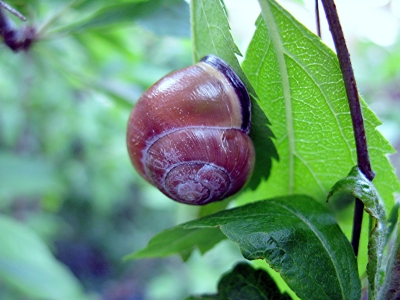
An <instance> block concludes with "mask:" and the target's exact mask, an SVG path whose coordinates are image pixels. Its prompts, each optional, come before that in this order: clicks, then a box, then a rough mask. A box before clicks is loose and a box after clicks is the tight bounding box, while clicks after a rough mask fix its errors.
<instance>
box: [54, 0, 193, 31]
mask: <svg viewBox="0 0 400 300" xmlns="http://www.w3.org/2000/svg"><path fill="white" fill-rule="evenodd" d="M189 21H190V18H189V6H188V4H187V2H185V1H183V0H151V1H143V0H133V1H132V0H131V1H124V2H121V3H112V4H109V5H107V6H105V7H101V8H99V9H98V10H97V11H95V12H94V13H93V14H91V15H90V16H89V17H87V18H85V19H84V20H81V21H78V22H76V23H74V24H70V25H68V26H66V27H63V28H60V29H58V30H57V31H68V32H76V31H83V30H88V29H94V28H109V27H110V26H114V25H121V24H122V25H124V24H129V23H133V22H137V23H138V24H139V25H141V26H143V27H144V28H146V29H148V30H150V31H152V32H154V33H156V34H159V35H173V36H179V37H189V36H190V30H189Z"/></svg>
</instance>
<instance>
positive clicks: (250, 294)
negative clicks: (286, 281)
mask: <svg viewBox="0 0 400 300" xmlns="http://www.w3.org/2000/svg"><path fill="white" fill-rule="evenodd" d="M190 299H204V300H205V299H221V300H222V299H230V300H236V299H237V300H242V299H254V300H256V299H260V300H262V299H276V300H279V299H282V300H283V299H291V298H290V297H289V296H288V295H287V294H281V292H280V291H279V289H278V287H277V286H276V284H275V282H274V281H273V280H272V278H271V277H270V276H269V275H268V273H267V272H265V271H264V270H261V269H258V270H255V269H254V268H253V267H252V266H250V265H249V264H247V263H239V264H237V265H236V267H235V268H234V269H233V270H232V271H230V272H229V273H227V274H225V275H224V276H223V277H222V278H221V280H220V282H219V283H218V295H203V296H198V297H191V298H189V299H186V300H190Z"/></svg>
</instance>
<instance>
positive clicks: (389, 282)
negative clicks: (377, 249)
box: [379, 208, 400, 300]
mask: <svg viewBox="0 0 400 300" xmlns="http://www.w3.org/2000/svg"><path fill="white" fill-rule="evenodd" d="M397 213H399V208H397ZM399 226H400V218H399V217H398V219H397V224H396V230H395V234H394V240H395V241H394V244H393V247H392V249H391V251H390V256H389V260H388V263H387V268H386V276H385V282H384V284H383V287H382V289H381V290H380V291H379V299H384V300H395V299H400V230H399Z"/></svg>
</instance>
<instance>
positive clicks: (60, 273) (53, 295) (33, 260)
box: [0, 215, 86, 300]
mask: <svg viewBox="0 0 400 300" xmlns="http://www.w3.org/2000/svg"><path fill="white" fill-rule="evenodd" d="M0 240H1V247H0V278H1V279H2V280H4V281H6V282H7V283H8V284H9V285H10V286H12V287H13V288H14V289H15V290H16V291H17V292H18V293H21V294H22V295H23V294H25V295H30V297H32V298H34V299H77V300H78V299H86V297H85V295H84V293H83V289H82V286H81V284H80V283H79V281H78V280H77V279H76V278H75V277H74V276H73V275H72V273H71V272H70V271H69V270H68V269H67V268H66V267H65V266H64V265H62V264H61V263H60V262H58V261H57V260H56V259H55V258H54V256H53V255H52V254H51V252H50V251H49V249H48V248H47V246H46V245H45V244H44V243H43V241H41V239H40V238H39V237H38V236H37V235H36V234H35V233H34V232H33V231H32V230H30V229H29V228H27V227H26V226H23V225H22V224H19V223H17V222H16V221H14V220H13V219H11V218H9V217H6V216H4V215H0Z"/></svg>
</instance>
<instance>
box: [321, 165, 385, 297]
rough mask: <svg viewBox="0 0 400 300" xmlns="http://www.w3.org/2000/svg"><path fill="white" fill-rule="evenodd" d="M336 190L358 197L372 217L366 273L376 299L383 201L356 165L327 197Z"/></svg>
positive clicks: (380, 257) (380, 255) (382, 228)
mask: <svg viewBox="0 0 400 300" xmlns="http://www.w3.org/2000/svg"><path fill="white" fill-rule="evenodd" d="M337 192H346V193H351V194H352V195H353V196H354V197H356V198H358V199H360V200H361V201H362V202H363V203H364V209H365V211H366V212H367V213H369V214H370V216H371V217H372V218H373V219H374V220H373V223H374V225H373V228H372V230H371V232H370V239H369V243H368V256H369V261H368V265H367V275H368V280H369V289H370V293H371V295H372V296H373V297H374V299H376V297H377V296H378V285H379V282H380V277H381V274H380V272H381V267H382V253H383V250H384V247H385V244H386V235H387V234H386V233H387V225H386V213H385V207H384V204H383V201H382V200H381V198H380V197H379V195H378V193H377V191H376V189H375V187H374V186H373V184H372V183H371V182H370V181H369V180H368V179H367V178H366V177H365V175H364V174H363V173H362V172H361V171H360V170H359V169H358V167H354V168H353V169H352V170H351V171H350V173H349V174H348V176H347V177H345V178H343V179H341V180H339V181H338V182H337V183H336V184H335V185H334V186H333V187H332V189H331V191H330V192H329V194H328V199H329V198H330V197H331V196H332V195H333V194H335V193H337Z"/></svg>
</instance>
